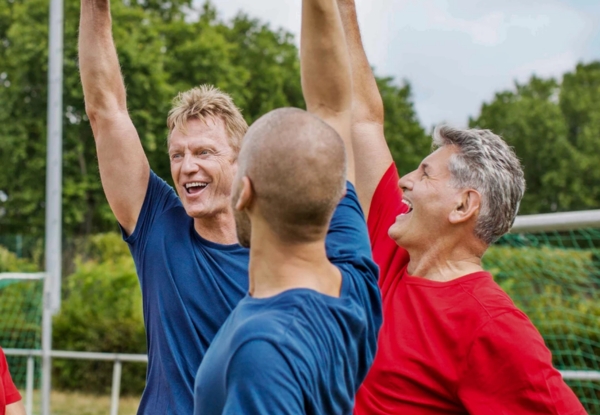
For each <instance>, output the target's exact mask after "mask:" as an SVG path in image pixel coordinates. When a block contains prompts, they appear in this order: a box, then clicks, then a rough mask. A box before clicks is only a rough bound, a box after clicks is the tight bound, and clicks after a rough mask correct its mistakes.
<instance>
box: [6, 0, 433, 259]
mask: <svg viewBox="0 0 600 415" xmlns="http://www.w3.org/2000/svg"><path fill="white" fill-rule="evenodd" d="M48 1H49V0H9V1H5V2H0V62H2V64H1V66H0V163H2V164H1V165H2V167H3V168H2V169H1V170H0V191H2V192H3V193H2V194H1V195H0V196H1V197H0V208H2V209H3V210H2V212H4V214H3V215H2V214H0V234H7V233H24V234H28V235H37V236H41V235H43V232H44V199H45V164H46V99H47V58H48V55H47V53H48V52H47V49H48V44H47V35H48V32H47V21H48ZM191 4H192V3H191V1H190V0H176V1H166V0H143V1H128V0H122V1H119V0H113V1H112V2H111V7H112V15H113V36H114V38H115V43H116V46H117V52H118V54H119V61H120V64H121V69H122V72H123V76H124V79H125V84H126V86H127V92H128V98H127V99H128V107H129V111H130V115H131V117H132V119H133V122H134V124H135V126H136V127H137V129H138V132H139V135H140V138H141V141H142V144H143V146H144V149H145V151H146V154H147V155H148V159H149V161H150V165H151V166H152V168H153V170H154V171H155V172H156V173H157V174H158V175H159V176H161V177H163V178H165V179H167V180H170V176H171V175H170V168H169V160H168V157H167V155H166V137H167V128H166V123H165V120H166V116H167V113H168V111H169V109H170V103H171V100H172V98H173V97H174V96H175V95H176V93H177V92H178V91H184V90H187V89H189V88H191V87H193V86H196V85H198V84H202V83H211V84H214V85H216V86H218V87H220V88H221V89H223V90H224V91H226V92H228V93H230V94H231V95H232V96H233V98H234V100H235V102H236V104H237V105H238V106H239V107H240V108H241V109H242V112H243V114H244V116H245V118H246V120H247V121H248V122H249V123H252V122H253V121H254V120H256V119H257V118H258V117H259V116H261V115H263V114H264V113H266V112H267V111H269V110H271V109H274V108H278V107H283V106H295V107H301V108H302V107H304V100H303V98H302V89H301V85H300V62H299V57H298V48H297V47H296V45H295V41H294V37H293V35H292V34H290V33H288V32H286V31H285V30H281V29H279V30H273V29H271V28H270V27H269V25H267V24H265V23H262V22H260V21H259V20H257V19H253V18H250V17H249V16H247V15H245V14H239V15H238V16H236V17H235V18H233V19H232V20H231V21H229V22H225V21H223V20H221V19H220V18H219V17H218V13H217V10H216V9H215V7H214V5H213V4H212V3H210V2H206V3H204V4H203V5H202V8H201V9H200V10H199V14H198V15H199V17H198V19H195V20H193V19H191V18H190V16H191V14H190V13H189V10H190V7H192V6H191ZM78 24H79V2H78V1H69V2H65V36H64V54H65V56H64V94H63V102H64V117H63V123H64V124H63V125H64V128H63V164H64V167H63V218H64V234H65V236H66V238H65V239H66V241H67V242H69V241H72V240H73V239H75V238H79V237H83V238H86V237H87V236H89V235H90V234H93V233H97V232H104V231H108V230H115V229H116V223H115V220H114V216H113V215H112V213H111V211H110V209H109V207H108V204H107V203H106V199H105V197H104V194H103V192H102V187H101V183H100V178H99V174H98V165H97V161H96V150H95V143H94V139H93V136H92V132H91V129H90V125H89V121H88V119H87V117H86V115H85V108H84V102H83V91H82V88H81V84H80V80H79V73H78V61H77V30H78ZM379 86H380V88H381V92H382V96H383V100H384V102H385V106H386V125H385V126H386V134H387V137H388V140H389V142H390V147H391V148H392V152H393V154H394V157H395V159H396V161H397V163H398V166H399V168H400V169H401V171H403V172H405V171H408V170H409V169H413V168H414V167H415V166H416V164H417V163H418V161H419V160H420V158H422V157H423V155H424V154H425V153H426V152H427V148H428V146H429V142H428V140H427V139H426V136H425V133H424V131H423V129H422V127H421V126H420V125H419V123H418V121H417V119H416V115H415V112H414V109H413V106H412V103H411V101H410V99H411V97H410V86H409V85H408V83H405V84H404V85H402V86H401V87H397V86H395V85H394V83H393V81H392V79H390V78H384V79H380V80H379ZM5 199H6V200H5ZM0 210H1V209H0ZM68 256H69V257H71V256H72V254H71V253H68Z"/></svg>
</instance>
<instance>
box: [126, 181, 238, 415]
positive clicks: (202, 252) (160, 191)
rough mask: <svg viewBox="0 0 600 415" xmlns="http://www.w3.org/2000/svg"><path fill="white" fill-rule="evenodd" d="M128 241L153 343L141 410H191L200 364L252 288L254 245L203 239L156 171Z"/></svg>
mask: <svg viewBox="0 0 600 415" xmlns="http://www.w3.org/2000/svg"><path fill="white" fill-rule="evenodd" d="M125 241H126V242H127V243H128V244H129V248H130V250H131V253H132V255H133V259H134V261H135V266H136V269H137V274H138V276H139V280H140V285H141V288H142V300H143V308H144V322H145V324H146V340H147V344H148V371H147V375H146V389H145V390H144V393H143V395H142V400H141V402H140V407H139V409H138V414H144V415H146V414H147V415H156V414H161V415H163V414H177V415H180V414H191V413H192V411H193V405H194V395H193V386H194V378H195V376H196V372H197V371H198V366H199V365H200V362H201V361H202V358H203V357H204V354H205V353H206V350H207V349H208V346H209V344H210V342H211V341H212V340H213V338H214V336H215V334H216V333H217V331H218V330H219V328H220V327H221V326H222V324H223V323H224V322H225V320H226V319H227V317H228V316H229V314H230V313H231V311H232V310H233V308H234V307H235V306H236V305H237V303H238V302H239V301H240V300H241V299H242V298H243V297H244V295H245V294H246V292H247V291H248V250H247V249H245V248H242V247H241V246H239V245H237V244H236V245H220V244H216V243H213V242H210V241H207V240H205V239H202V238H201V237H200V236H199V235H198V233H197V232H196V230H195V229H194V220H193V219H192V218H191V217H190V216H188V215H187V213H186V212H185V210H184V208H183V206H182V204H181V201H180V200H179V197H178V196H177V194H176V193H175V192H174V190H173V189H172V188H171V186H169V185H168V184H167V183H165V182H164V181H163V180H162V179H160V178H159V177H158V176H156V174H154V173H153V172H151V173H150V180H149V184H148V191H147V193H146V198H145V200H144V204H143V206H142V210H141V212H140V216H139V218H138V222H137V224H136V227H135V230H134V231H133V233H132V234H131V235H130V236H129V237H126V238H125Z"/></svg>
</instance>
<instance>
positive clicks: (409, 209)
mask: <svg viewBox="0 0 600 415" xmlns="http://www.w3.org/2000/svg"><path fill="white" fill-rule="evenodd" d="M402 203H404V204H405V205H406V207H408V211H407V212H405V213H404V214H405V215H406V214H408V213H410V212H412V210H413V205H412V202H411V201H410V200H408V199H405V198H402Z"/></svg>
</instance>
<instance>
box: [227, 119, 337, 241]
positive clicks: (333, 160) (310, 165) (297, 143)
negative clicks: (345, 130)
mask: <svg viewBox="0 0 600 415" xmlns="http://www.w3.org/2000/svg"><path fill="white" fill-rule="evenodd" d="M243 176H247V177H248V178H249V179H250V181H251V183H252V188H253V191H254V199H253V200H254V202H253V203H256V207H257V208H258V211H259V212H260V214H261V215H262V216H263V217H264V219H265V220H266V221H267V222H268V224H269V227H270V228H271V229H272V231H273V232H274V233H275V234H276V235H277V236H278V237H279V238H280V239H281V241H282V242H284V243H290V244H294V243H305V242H312V241H316V240H319V239H322V238H324V237H325V235H326V233H327V228H328V226H329V221H330V220H331V216H332V214H333V211H334V209H335V207H336V206H337V204H338V203H339V201H340V199H341V197H342V196H343V194H344V192H345V181H346V156H345V150H344V144H343V142H342V139H341V138H340V136H339V135H338V134H337V132H336V131H335V130H334V129H333V128H332V127H330V126H329V125H327V124H326V123H325V122H323V121H322V120H320V119H319V118H317V117H315V116H314V115H312V114H310V113H308V112H306V111H303V110H300V109H296V108H282V109H278V110H274V111H271V112H269V113H268V114H266V115H264V116H263V117H261V118H260V119H259V120H257V121H256V122H255V123H254V124H253V125H252V126H251V127H250V129H249V130H248V133H247V134H246V136H245V138H244V145H243V146H242V150H241V152H240V156H239V172H238V177H243Z"/></svg>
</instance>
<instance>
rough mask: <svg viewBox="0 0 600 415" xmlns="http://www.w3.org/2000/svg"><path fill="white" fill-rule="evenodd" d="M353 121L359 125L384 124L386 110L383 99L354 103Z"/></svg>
mask: <svg viewBox="0 0 600 415" xmlns="http://www.w3.org/2000/svg"><path fill="white" fill-rule="evenodd" d="M352 119H353V120H354V122H358V123H374V124H382V125H383V122H384V119H385V110H384V108H383V102H382V101H381V99H372V100H368V101H361V102H354V104H353V106H352Z"/></svg>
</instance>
